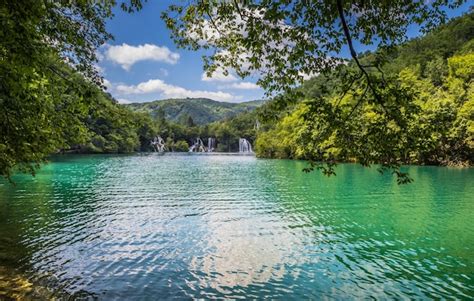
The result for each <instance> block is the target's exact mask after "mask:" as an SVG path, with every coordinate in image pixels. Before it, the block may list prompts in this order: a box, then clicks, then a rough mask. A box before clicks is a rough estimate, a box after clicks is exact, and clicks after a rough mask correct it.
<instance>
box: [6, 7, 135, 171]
mask: <svg viewBox="0 0 474 301" xmlns="http://www.w3.org/2000/svg"><path fill="white" fill-rule="evenodd" d="M115 4H116V2H115V1H99V2H97V1H94V2H92V1H85V0H80V1H37V0H22V1H0V19H1V20H2V28H1V30H0V74H1V76H0V137H1V138H0V174H1V175H3V176H6V177H9V176H10V174H11V170H12V168H13V167H15V166H16V167H18V168H19V169H20V170H23V171H28V172H31V173H34V171H35V169H36V168H37V167H38V166H39V165H38V164H39V163H40V162H42V161H44V158H45V157H46V156H47V155H49V154H50V153H52V152H54V151H56V150H58V149H60V148H64V147H66V146H67V144H68V143H74V144H76V143H79V142H84V141H85V140H84V139H85V138H86V137H85V132H86V130H85V127H84V124H83V123H82V122H81V119H82V117H84V115H83V114H86V113H87V111H88V110H87V108H88V106H89V105H90V102H89V101H90V100H91V99H94V97H93V95H94V94H95V93H96V92H95V90H94V88H91V86H90V85H89V84H90V82H93V83H96V84H99V85H100V84H101V78H100V76H99V75H98V74H97V72H96V70H95V67H94V63H95V62H96V61H97V58H96V54H95V53H96V49H97V47H99V46H101V45H102V44H104V43H105V42H106V41H107V40H108V39H110V38H111V35H110V34H109V33H107V32H106V29H105V20H106V19H107V18H109V17H111V16H112V11H111V9H112V7H113V6H114V5H115ZM140 7H141V3H140V1H136V0H131V2H130V4H129V5H128V6H127V5H123V8H124V9H127V10H133V9H138V8H140ZM84 79H85V80H84ZM70 137H75V138H76V140H77V141H71V138H70Z"/></svg>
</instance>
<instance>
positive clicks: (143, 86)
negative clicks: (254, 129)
mask: <svg viewBox="0 0 474 301" xmlns="http://www.w3.org/2000/svg"><path fill="white" fill-rule="evenodd" d="M115 90H116V91H117V93H119V94H121V95H133V94H150V93H160V94H161V96H162V97H164V98H186V97H191V98H192V97H203V98H212V99H215V100H221V101H237V100H240V99H241V97H239V96H235V95H233V94H230V93H226V92H222V91H204V90H188V89H185V88H183V87H179V86H175V85H170V84H167V83H165V82H164V81H162V80H161V79H150V80H148V81H146V82H142V83H139V84H137V85H123V84H122V85H118V86H117V87H116V88H115Z"/></svg>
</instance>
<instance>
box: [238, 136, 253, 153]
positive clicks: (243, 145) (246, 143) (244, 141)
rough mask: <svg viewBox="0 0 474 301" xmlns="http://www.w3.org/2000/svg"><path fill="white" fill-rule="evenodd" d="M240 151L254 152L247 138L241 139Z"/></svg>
mask: <svg viewBox="0 0 474 301" xmlns="http://www.w3.org/2000/svg"><path fill="white" fill-rule="evenodd" d="M239 153H253V151H252V144H250V142H249V141H248V140H247V139H245V138H240V139H239Z"/></svg>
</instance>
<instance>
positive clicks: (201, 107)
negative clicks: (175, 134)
mask: <svg viewBox="0 0 474 301" xmlns="http://www.w3.org/2000/svg"><path fill="white" fill-rule="evenodd" d="M262 103H263V101H262V100H254V101H248V102H243V103H229V102H220V101H215V100H212V99H207V98H185V99H164V100H156V101H152V102H147V103H132V104H127V105H126V106H127V107H128V108H130V109H132V111H135V112H142V113H148V114H150V115H151V116H152V117H153V118H154V119H157V118H158V117H160V116H162V117H164V118H165V119H166V120H169V121H173V122H179V123H183V124H184V123H186V122H187V121H188V120H189V117H191V118H192V121H193V122H194V124H196V125H204V124H208V123H211V122H214V121H218V120H222V119H226V118H229V117H233V116H236V115H237V114H239V113H243V112H250V111H253V110H255V109H256V108H257V107H259V106H260V105H261V104H262ZM163 115H164V116H163Z"/></svg>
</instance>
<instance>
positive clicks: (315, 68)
mask: <svg viewBox="0 0 474 301" xmlns="http://www.w3.org/2000/svg"><path fill="white" fill-rule="evenodd" d="M463 2H465V1H463V0H456V1H429V2H428V1H403V0H396V1H364V0H360V1H343V0H335V1H302V0H293V1H291V0H290V1H284V0H279V1H276V0H264V1H245V2H240V1H190V2H189V1H188V2H187V4H186V5H182V6H181V5H172V6H171V7H170V8H169V10H168V11H166V12H164V13H163V15H162V17H163V19H164V20H165V21H166V24H167V26H168V27H169V28H170V29H171V31H172V33H173V37H174V38H175V41H176V43H177V44H178V45H180V46H182V47H184V48H189V49H199V48H204V49H213V50H214V51H213V52H212V54H211V55H209V56H207V57H205V68H206V70H207V72H208V75H210V74H211V73H212V72H214V71H216V70H220V71H222V72H224V73H228V72H235V73H236V74H237V75H239V76H241V77H246V76H249V75H256V76H258V77H259V80H258V81H257V83H258V84H259V85H260V86H262V87H263V88H265V89H266V90H267V92H268V94H269V95H275V93H281V92H284V93H283V94H282V95H280V96H278V97H276V98H275V100H274V102H273V107H274V108H275V109H276V110H277V111H281V110H282V109H284V108H285V107H286V106H287V105H288V104H290V103H294V102H295V100H298V99H301V94H299V93H298V92H299V90H298V89H294V87H295V86H296V85H297V84H299V83H301V82H302V81H303V80H304V79H306V78H308V77H311V76H314V75H316V74H324V75H328V74H332V75H334V74H335V73H336V74H338V77H339V78H340V79H341V82H342V84H341V85H338V89H337V91H335V92H337V94H338V95H339V98H341V99H342V98H344V96H345V95H348V94H350V95H353V96H355V97H354V98H353V99H355V101H353V102H351V103H348V104H347V105H348V106H351V107H350V108H349V109H344V110H341V109H340V108H339V107H338V106H339V102H336V105H328V103H327V102H325V101H324V99H321V98H316V99H314V101H313V102H312V104H310V105H309V112H308V114H307V115H306V118H314V119H315V120H316V119H317V120H318V121H319V125H318V126H324V127H325V128H324V130H321V131H318V132H319V135H316V136H313V137H312V139H311V141H312V142H313V143H312V145H313V146H314V148H316V151H317V152H318V153H324V152H326V151H327V149H328V148H327V146H325V145H322V144H321V142H322V141H325V140H326V139H327V138H328V137H331V136H333V135H334V134H335V133H346V134H347V135H344V136H345V139H352V138H353V137H350V136H351V135H350V130H349V129H348V128H347V120H349V119H351V118H353V117H354V114H355V112H356V111H357V110H358V109H359V108H360V107H361V105H362V104H368V105H370V106H372V107H373V108H372V110H373V111H374V112H375V113H376V114H377V115H378V116H379V118H378V122H377V123H375V124H373V126H371V127H370V128H368V129H367V130H368V132H367V134H366V135H365V136H364V139H369V140H371V141H372V142H373V143H372V144H368V147H372V149H367V151H365V152H363V153H359V154H358V155H357V159H358V161H359V162H361V163H363V164H364V165H368V164H370V163H373V162H374V161H373V160H381V161H379V162H377V161H376V162H377V163H382V164H383V166H384V168H386V169H390V170H392V171H393V172H394V173H396V174H397V175H399V176H402V177H403V176H405V175H404V174H403V173H400V172H399V170H398V168H399V165H400V163H401V161H400V160H398V153H399V152H400V150H399V145H400V143H401V142H402V140H403V139H406V137H405V134H406V132H407V130H408V128H407V126H408V120H409V119H410V118H412V117H413V113H414V110H415V107H414V106H413V105H412V103H411V101H412V100H413V95H412V94H410V93H407V90H404V89H401V86H400V83H399V82H398V80H397V78H396V77H393V78H386V77H385V76H384V73H383V72H382V70H381V66H382V65H383V62H384V60H385V59H386V58H387V53H388V51H387V52H380V53H379V54H378V55H376V56H373V57H372V58H371V60H365V61H363V60H361V58H360V55H359V53H358V52H357V50H356V48H355V46H354V45H356V43H357V44H361V45H374V44H375V45H376V46H378V47H379V48H382V49H389V48H390V47H392V46H394V45H397V44H399V43H400V42H403V41H405V40H406V32H407V28H408V27H409V26H411V25H413V24H416V25H419V26H420V27H421V29H422V30H423V31H428V30H430V29H432V28H434V27H435V26H437V25H439V24H441V23H443V22H444V21H445V19H446V12H445V8H455V7H458V6H459V5H461V4H462V3H463ZM345 47H347V50H348V51H349V53H350V56H351V60H350V61H348V60H346V59H345V58H344V57H342V56H341V53H342V52H343V50H344V48H345ZM346 65H348V66H349V68H347V66H346ZM435 80H436V79H435ZM268 115H269V116H272V115H275V114H272V113H269V114H268ZM321 116H324V117H325V118H323V119H322V118H321ZM386 124H391V125H393V126H391V127H387V126H385V125H386ZM394 129H396V130H394ZM402 133H405V134H403V135H401V134H402ZM373 152H376V153H378V155H377V156H376V157H373V156H369V154H371V153H373ZM317 157H318V158H321V157H326V156H325V155H322V156H317ZM315 164H316V163H315V162H312V165H311V167H310V169H312V168H313V167H314V166H315ZM330 164H332V162H330ZM316 165H317V164H316ZM317 167H321V166H319V165H317ZM328 167H329V169H325V170H326V171H328V173H331V172H332V170H331V168H330V167H331V165H329V166H328ZM405 180H406V181H408V179H405ZM405 180H403V179H402V182H403V181H405Z"/></svg>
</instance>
